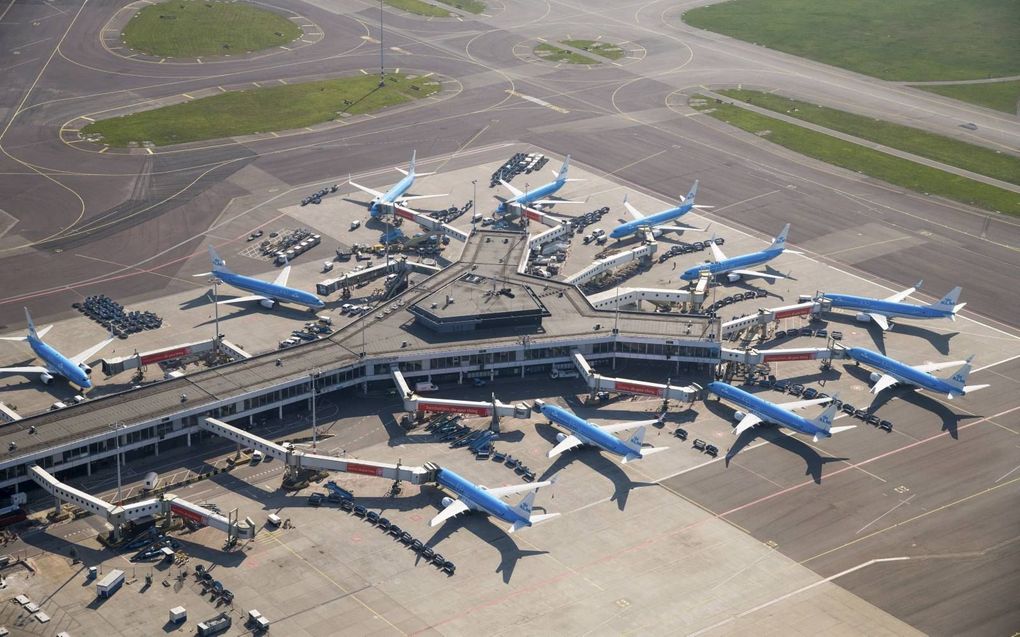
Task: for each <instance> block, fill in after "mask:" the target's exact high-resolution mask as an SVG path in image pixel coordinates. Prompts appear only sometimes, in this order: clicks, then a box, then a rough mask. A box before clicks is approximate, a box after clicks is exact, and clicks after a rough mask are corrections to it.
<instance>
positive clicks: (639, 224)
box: [609, 181, 712, 239]
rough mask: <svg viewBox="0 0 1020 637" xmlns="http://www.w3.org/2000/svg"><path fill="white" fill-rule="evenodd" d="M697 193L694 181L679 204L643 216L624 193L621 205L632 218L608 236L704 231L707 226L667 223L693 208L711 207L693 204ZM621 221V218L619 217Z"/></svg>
mask: <svg viewBox="0 0 1020 637" xmlns="http://www.w3.org/2000/svg"><path fill="white" fill-rule="evenodd" d="M697 195H698V182H697V181H695V182H694V185H693V186H691V191H690V192H688V193H687V196H686V197H680V205H678V206H674V207H673V208H670V209H668V210H663V211H662V212H657V213H655V214H653V215H648V216H645V215H644V214H643V213H642V212H641V211H640V210H638V209H637V208H635V207H634V206H632V205H631V204H630V202H629V201H627V197H626V195H625V196H624V197H623V207H624V208H626V209H627V212H629V213H630V215H631V217H633V220H631V221H626V222H624V223H621V224H620V225H618V226H616V227H615V228H613V231H612V232H610V233H609V237H610V238H611V239H622V238H624V237H629V236H631V235H634V234H641V233H645V232H650V233H651V234H652V236H653V237H658V236H660V235H662V233H664V232H683V231H684V230H694V231H697V232H704V231H705V230H707V229H708V228H695V227H694V226H688V225H679V224H675V223H668V222H670V221H674V220H676V219H679V218H680V217H682V216H684V215H685V214H687V213H688V212H690V211H691V210H693V209H694V208H711V207H712V206H698V205H695V203H694V198H695V197H696V196H697ZM621 221H623V220H622V219H621Z"/></svg>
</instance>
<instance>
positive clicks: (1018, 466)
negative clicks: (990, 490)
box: [994, 465, 1020, 484]
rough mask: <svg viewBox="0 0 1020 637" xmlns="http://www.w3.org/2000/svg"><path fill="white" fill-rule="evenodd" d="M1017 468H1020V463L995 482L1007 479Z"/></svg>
mask: <svg viewBox="0 0 1020 637" xmlns="http://www.w3.org/2000/svg"><path fill="white" fill-rule="evenodd" d="M1017 469H1020V465H1017V466H1015V467H1013V468H1012V469H1010V470H1009V472H1008V473H1007V474H1006V475H1004V476H1002V477H1001V478H999V479H998V480H996V481H995V482H994V484H999V483H1000V482H1002V481H1003V480H1005V479H1006V478H1008V477H1009V476H1011V475H1013V472H1014V471H1016V470H1017Z"/></svg>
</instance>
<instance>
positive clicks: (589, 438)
mask: <svg viewBox="0 0 1020 637" xmlns="http://www.w3.org/2000/svg"><path fill="white" fill-rule="evenodd" d="M542 415H543V416H545V417H546V418H548V419H549V420H551V421H553V422H554V423H556V424H557V425H559V426H560V427H563V428H564V429H566V430H567V431H569V432H570V433H572V434H574V435H575V436H577V438H578V439H579V440H580V441H581V442H583V443H585V444H588V445H593V446H595V447H599V448H600V449H602V450H603V451H608V452H609V453H614V454H616V455H618V456H624V457H626V456H629V455H632V454H633V453H634V450H633V449H631V448H629V447H628V446H627V445H625V444H624V443H623V441H622V440H620V439H619V438H617V437H616V436H614V435H613V434H611V433H606V432H605V431H602V430H601V429H599V428H598V427H596V426H595V425H592V424H591V423H589V422H588V421H587V420H585V419H584V418H579V417H577V416H575V415H574V414H572V413H570V412H569V411H567V410H565V409H561V408H559V407H557V406H556V405H543V406H542Z"/></svg>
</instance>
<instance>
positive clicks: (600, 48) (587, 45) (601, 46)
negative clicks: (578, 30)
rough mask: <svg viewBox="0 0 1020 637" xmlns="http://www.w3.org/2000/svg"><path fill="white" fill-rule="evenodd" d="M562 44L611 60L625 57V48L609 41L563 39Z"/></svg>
mask: <svg viewBox="0 0 1020 637" xmlns="http://www.w3.org/2000/svg"><path fill="white" fill-rule="evenodd" d="M560 44H566V45H567V46H572V47H574V48H575V49H581V50H582V51H588V52H590V53H594V54H595V55H601V56H602V57H604V58H609V59H610V60H619V59H620V58H622V57H623V49H621V48H620V47H618V46H616V45H615V44H611V43H609V42H599V41H598V40H563V41H562V42H560Z"/></svg>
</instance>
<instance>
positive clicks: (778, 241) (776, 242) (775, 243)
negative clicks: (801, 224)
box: [769, 224, 790, 250]
mask: <svg viewBox="0 0 1020 637" xmlns="http://www.w3.org/2000/svg"><path fill="white" fill-rule="evenodd" d="M788 234H790V224H786V225H785V226H783V231H782V232H780V233H779V235H778V236H777V237H776V238H775V239H773V240H772V245H771V246H769V248H770V249H775V248H779V249H781V250H785V249H786V236H787V235H788Z"/></svg>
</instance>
